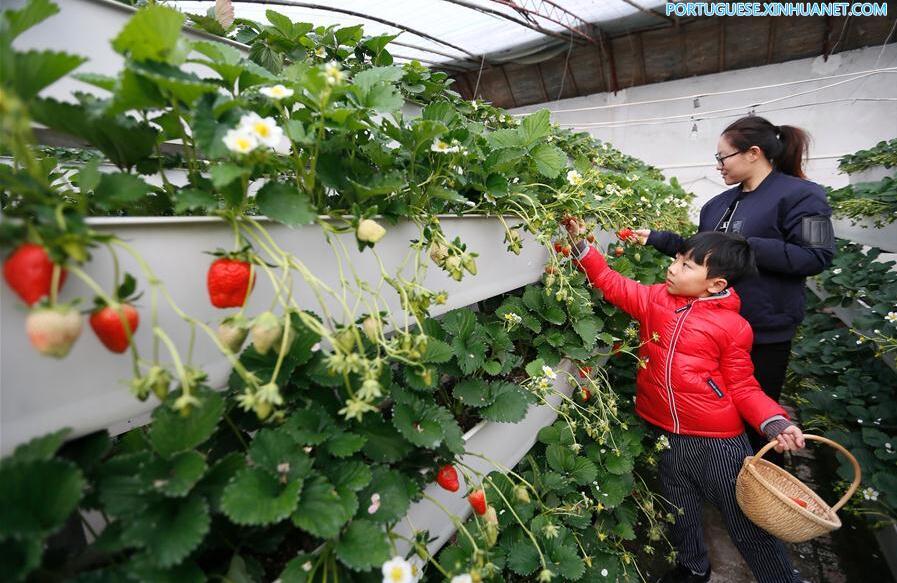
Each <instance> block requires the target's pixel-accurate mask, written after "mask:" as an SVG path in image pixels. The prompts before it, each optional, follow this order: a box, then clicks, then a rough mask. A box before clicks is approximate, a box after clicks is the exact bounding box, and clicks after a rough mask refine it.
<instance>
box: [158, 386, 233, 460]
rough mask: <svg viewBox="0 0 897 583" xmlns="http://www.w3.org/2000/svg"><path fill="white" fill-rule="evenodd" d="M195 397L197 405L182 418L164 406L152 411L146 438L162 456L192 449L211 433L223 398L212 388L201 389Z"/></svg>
mask: <svg viewBox="0 0 897 583" xmlns="http://www.w3.org/2000/svg"><path fill="white" fill-rule="evenodd" d="M197 397H198V398H199V399H200V405H199V406H197V407H194V408H193V410H192V411H191V412H190V414H189V415H187V416H186V417H185V416H183V415H181V414H180V413H178V412H177V411H175V410H174V409H171V408H170V407H166V406H161V407H156V410H155V411H153V423H152V425H151V426H150V430H149V439H150V443H152V445H153V447H154V448H155V449H156V451H157V452H159V455H161V456H162V457H171V456H173V455H174V454H176V453H180V452H182V451H187V450H188V449H193V448H195V447H196V446H198V445H200V444H202V443H203V442H204V441H205V440H207V439H208V438H209V437H211V436H212V433H214V432H215V428H216V427H217V426H218V421H220V420H221V415H222V413H224V399H222V398H221V395H219V394H218V393H214V392H212V391H204V392H203V393H202V394H201V395H197Z"/></svg>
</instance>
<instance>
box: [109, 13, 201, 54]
mask: <svg viewBox="0 0 897 583" xmlns="http://www.w3.org/2000/svg"><path fill="white" fill-rule="evenodd" d="M184 20H185V16H184V15H183V14H182V13H181V12H178V11H177V10H175V9H173V8H169V7H167V6H163V5H161V4H152V5H149V6H145V7H144V8H142V9H140V10H138V11H137V12H136V13H135V14H134V16H132V17H131V19H130V20H129V21H128V23H127V24H126V25H125V27H124V28H123V29H122V31H121V32H120V33H119V34H118V36H117V37H115V39H113V40H112V48H113V49H115V50H116V52H118V53H119V54H122V55H125V56H128V57H130V58H132V59H134V60H135V61H145V60H152V61H163V62H164V61H168V60H169V59H170V58H171V57H172V56H173V55H174V53H175V49H176V47H177V44H178V39H179V38H180V36H181V27H182V26H184Z"/></svg>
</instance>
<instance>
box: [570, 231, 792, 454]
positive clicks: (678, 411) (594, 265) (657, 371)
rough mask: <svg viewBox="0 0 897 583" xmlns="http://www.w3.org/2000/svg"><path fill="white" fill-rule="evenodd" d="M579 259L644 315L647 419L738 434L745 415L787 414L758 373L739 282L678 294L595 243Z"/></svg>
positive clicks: (639, 395)
mask: <svg viewBox="0 0 897 583" xmlns="http://www.w3.org/2000/svg"><path fill="white" fill-rule="evenodd" d="M579 265H580V267H581V269H583V270H584V271H585V273H586V275H587V276H588V278H589V281H590V282H592V285H594V286H595V287H596V288H598V289H600V290H601V291H602V292H604V297H605V299H606V300H607V301H609V302H610V303H612V304H614V305H616V306H618V307H620V308H621V309H623V310H624V311H625V312H627V313H628V314H630V315H631V316H632V317H634V318H635V319H637V320H638V321H639V324H640V328H641V332H640V334H641V341H642V343H643V346H642V348H641V351H640V353H639V355H640V356H641V357H642V359H643V360H645V361H647V362H646V364H647V366H646V367H645V368H644V369H642V370H639V373H638V377H637V379H636V387H637V391H636V404H635V411H636V413H638V415H639V416H641V417H642V418H643V419H644V420H645V421H647V422H648V423H651V424H652V425H656V426H658V427H660V428H662V429H665V430H667V431H671V432H673V433H681V434H685V435H700V436H706V437H734V436H736V435H740V434H741V433H743V432H744V424H743V422H742V418H744V419H745V420H747V422H748V423H750V425H751V426H752V427H754V428H755V429H757V430H758V431H760V426H761V425H762V424H763V423H764V421H767V420H769V419H770V418H771V417H774V416H776V415H781V416H783V417H785V418H786V419H787V414H786V413H785V411H784V409H782V407H780V406H779V404H778V403H776V402H775V401H773V400H772V399H770V398H769V397H768V396H767V395H766V394H765V393H764V392H763V390H762V389H761V388H760V385H759V384H758V383H757V380H756V379H755V378H754V365H753V363H751V355H750V350H751V344H752V342H753V336H754V335H753V332H752V331H751V327H750V325H749V324H748V323H747V320H745V319H744V318H742V317H741V316H740V315H739V314H738V309H739V308H740V307H741V300H740V299H739V298H738V295H737V294H736V293H735V291H734V290H731V289H730V290H726V292H724V293H723V294H721V295H716V296H709V297H706V298H690V297H685V296H675V295H672V294H671V293H669V292H668V291H667V289H666V284H662V283H661V284H656V285H651V286H648V285H643V284H640V283H638V282H636V281H633V280H631V279H629V278H626V277H624V276H622V275H620V274H619V273H617V272H616V271H614V270H613V269H611V268H610V267H609V266H608V265H607V261H605V259H604V256H603V255H602V254H601V253H599V252H598V251H597V250H596V249H595V248H594V247H591V248H589V250H588V252H587V253H586V254H585V256H583V258H582V259H581V260H580V261H579ZM655 333H656V334H657V340H654V339H653V337H654V334H655ZM761 433H762V431H761Z"/></svg>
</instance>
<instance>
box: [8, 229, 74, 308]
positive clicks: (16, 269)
mask: <svg viewBox="0 0 897 583" xmlns="http://www.w3.org/2000/svg"><path fill="white" fill-rule="evenodd" d="M66 275H67V273H66V271H65V270H64V269H63V270H62V271H61V272H60V274H59V289H62V284H63V283H65V277H66ZM3 277H4V278H5V279H6V283H7V284H9V287H10V288H12V290H13V291H14V292H16V294H18V296H19V297H20V298H22V301H23V302H25V303H26V304H28V305H29V306H33V305H34V304H36V303H37V301H38V300H39V299H41V298H43V297H46V296H49V295H50V285H51V284H52V282H53V262H52V261H50V256H49V255H47V250H46V249H44V248H43V247H42V246H40V245H36V244H34V243H24V244H22V245H19V247H18V248H16V250H15V251H13V252H12V253H10V255H9V257H7V258H6V262H5V263H4V264H3Z"/></svg>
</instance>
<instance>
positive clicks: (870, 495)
mask: <svg viewBox="0 0 897 583" xmlns="http://www.w3.org/2000/svg"><path fill="white" fill-rule="evenodd" d="M863 498H864V499H866V500H871V501H872V502H875V501H876V500H878V490H876V489H875V488H865V489H863Z"/></svg>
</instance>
